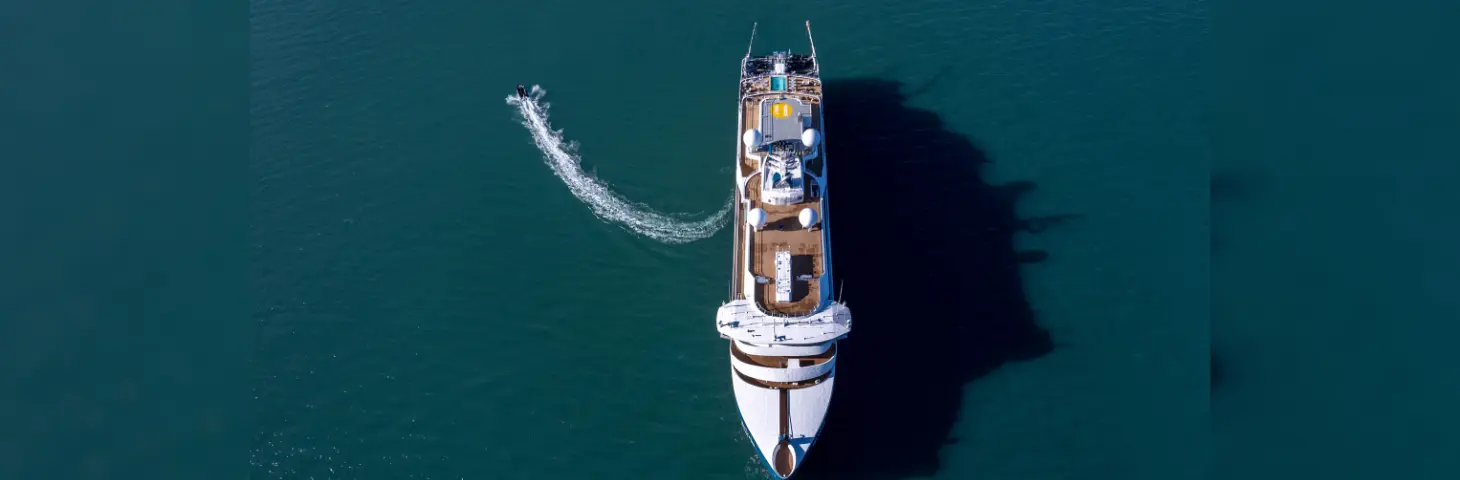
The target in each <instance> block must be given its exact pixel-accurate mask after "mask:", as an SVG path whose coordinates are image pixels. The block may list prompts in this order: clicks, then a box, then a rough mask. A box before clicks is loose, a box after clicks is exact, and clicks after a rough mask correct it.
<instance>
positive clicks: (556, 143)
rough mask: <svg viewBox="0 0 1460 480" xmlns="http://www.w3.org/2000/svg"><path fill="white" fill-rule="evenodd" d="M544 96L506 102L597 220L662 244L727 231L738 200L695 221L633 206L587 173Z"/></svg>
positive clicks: (533, 94)
mask: <svg viewBox="0 0 1460 480" xmlns="http://www.w3.org/2000/svg"><path fill="white" fill-rule="evenodd" d="M546 93H547V91H546V90H543V89H542V88H540V87H538V86H537V85H533V86H532V91H531V93H530V94H529V96H528V98H519V97H517V96H516V95H512V96H509V97H507V104H509V105H514V106H516V107H517V113H519V114H521V115H522V125H523V126H525V127H527V129H528V130H529V131H531V132H532V141H533V142H535V143H537V148H538V149H539V150H542V156H543V157H542V158H543V161H544V162H546V163H547V165H548V167H550V168H552V170H553V174H555V175H557V176H558V178H560V179H562V180H563V183H564V184H567V185H568V190H569V191H571V192H573V196H575V197H578V199H579V200H582V201H583V203H586V204H588V207H589V208H591V209H592V210H593V214H594V215H597V216H598V218H600V219H602V220H603V221H605V222H609V223H616V224H619V225H622V226H623V227H625V228H627V229H629V230H630V231H633V232H634V233H637V234H640V235H643V236H646V237H649V238H652V239H655V240H658V241H661V242H664V243H689V242H693V241H695V240H700V239H703V238H709V237H710V236H711V235H714V234H715V232H717V231H719V230H720V229H721V228H723V227H724V226H725V224H726V223H727V221H728V219H729V217H730V209H731V208H732V207H733V205H734V197H731V198H730V199H729V200H727V201H726V202H725V206H724V207H722V208H720V211H718V212H715V213H713V214H711V215H710V216H709V217H706V218H701V219H694V218H691V215H687V214H665V213H660V212H658V211H655V210H654V209H652V208H649V207H648V206H647V205H644V204H642V203H637V202H630V201H628V200H627V199H625V198H623V197H622V196H620V195H619V194H617V193H615V192H614V191H613V190H612V189H610V188H609V187H608V185H607V184H605V183H603V182H602V181H600V180H598V179H596V178H593V177H591V176H589V175H588V174H587V173H585V172H583V166H582V159H581V158H579V157H578V154H577V145H576V144H574V143H570V142H566V141H564V140H563V131H562V130H553V129H552V126H551V125H549V124H548V113H547V111H548V104H547V103H543V102H541V101H540V100H541V99H542V96H543V95H544V94H546Z"/></svg>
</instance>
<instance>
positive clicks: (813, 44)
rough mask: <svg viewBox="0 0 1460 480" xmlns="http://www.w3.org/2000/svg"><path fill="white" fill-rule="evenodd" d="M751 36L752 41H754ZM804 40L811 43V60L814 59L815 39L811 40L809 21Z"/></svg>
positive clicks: (808, 21)
mask: <svg viewBox="0 0 1460 480" xmlns="http://www.w3.org/2000/svg"><path fill="white" fill-rule="evenodd" d="M753 35H754V34H752V40H753V39H754V36H753ZM806 39H807V40H809V41H811V58H813V59H814V58H816V39H814V38H811V21H810V20H807V21H806Z"/></svg>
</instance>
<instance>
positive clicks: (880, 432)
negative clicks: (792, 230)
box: [798, 79, 1066, 479]
mask: <svg viewBox="0 0 1460 480" xmlns="http://www.w3.org/2000/svg"><path fill="white" fill-rule="evenodd" d="M825 89H826V96H827V99H828V100H829V103H828V108H827V110H826V124H827V127H828V128H827V136H826V138H827V155H828V159H829V162H828V170H829V172H828V179H830V188H831V189H833V190H834V191H833V192H832V193H830V194H829V196H830V198H831V199H832V201H831V205H830V207H829V209H830V221H831V229H832V244H833V248H832V254H833V258H834V261H833V265H834V269H835V271H834V274H835V276H836V278H837V282H839V283H841V290H842V292H838V293H839V294H843V293H844V300H845V301H846V303H847V305H848V306H849V307H851V309H852V314H853V319H854V320H853V321H854V322H855V323H854V326H853V329H852V333H851V335H850V336H849V337H848V338H847V339H846V340H845V341H844V342H843V343H841V345H840V346H839V347H838V348H839V353H838V360H837V361H838V362H839V365H838V368H837V374H836V375H837V379H836V387H835V393H834V394H833V399H832V405H831V411H830V412H829V413H828V416H827V423H826V425H825V429H824V431H823V432H822V433H823V434H822V435H821V437H820V439H818V441H817V443H816V446H815V447H814V448H812V450H811V454H810V457H809V458H807V461H806V465H805V467H804V470H803V471H802V472H800V473H799V474H798V478H804V479H848V478H900V477H907V476H925V475H931V474H933V473H935V472H936V471H937V470H938V469H939V466H940V464H939V457H938V454H939V451H940V450H941V449H942V448H943V447H945V446H947V445H949V444H951V443H954V442H956V441H957V440H956V439H954V438H951V437H950V433H951V432H952V428H953V425H954V423H955V421H956V420H957V418H958V413H959V408H960V406H961V405H962V401H963V388H964V386H965V385H966V384H968V383H969V382H971V381H973V380H976V379H978V378H979V377H982V376H983V375H986V374H988V373H989V372H991V371H993V370H994V369H995V368H998V367H999V366H1000V365H1002V364H1004V363H1005V362H1009V361H1018V360H1028V359H1033V358H1037V357H1040V356H1043V355H1045V354H1047V353H1049V352H1050V351H1052V349H1053V346H1054V344H1053V342H1052V340H1051V338H1050V335H1049V334H1048V333H1047V332H1046V331H1045V330H1043V329H1042V328H1040V327H1039V326H1038V325H1036V323H1035V318H1034V313H1033V311H1032V310H1031V309H1030V306H1029V303H1028V301H1027V300H1026V299H1025V295H1024V287H1023V284H1022V282H1021V280H1020V274H1019V269H1020V266H1021V265H1026V264H1030V263H1038V262H1040V261H1043V260H1044V259H1045V258H1046V257H1047V254H1046V253H1044V252H1041V251H1024V252H1020V251H1016V250H1015V247H1014V235H1015V234H1016V233H1018V232H1035V233H1037V232H1038V231H1040V230H1042V229H1043V228H1045V227H1047V226H1049V225H1051V224H1053V223H1058V222H1059V221H1062V220H1064V219H1065V218H1066V216H1051V217H1038V218H1033V219H1020V218H1018V217H1017V216H1016V215H1015V208H1014V205H1015V202H1016V201H1017V199H1018V197H1019V196H1020V195H1022V194H1024V193H1026V192H1028V191H1029V190H1031V189H1032V188H1033V187H1034V185H1033V184H1032V183H1030V182H1015V183H1011V184H1005V185H991V184H989V183H987V182H985V181H984V179H983V178H982V175H981V168H982V166H983V165H984V164H986V163H988V161H989V160H988V158H987V156H986V155H985V154H984V152H983V151H981V150H980V149H979V148H978V147H976V146H975V145H974V144H973V142H971V141H970V140H969V139H968V138H966V137H964V136H962V135H960V134H958V133H955V132H952V131H950V130H948V129H947V128H946V127H945V125H944V124H943V121H942V119H940V118H939V117H938V116H937V115H936V114H934V113H933V112H931V111H927V110H921V109H917V108H913V107H910V106H907V105H906V104H905V102H906V100H907V97H906V95H904V94H903V93H902V85H901V84H900V83H898V82H894V81H890V80H883V79H844V80H828V81H827V82H826V87H825Z"/></svg>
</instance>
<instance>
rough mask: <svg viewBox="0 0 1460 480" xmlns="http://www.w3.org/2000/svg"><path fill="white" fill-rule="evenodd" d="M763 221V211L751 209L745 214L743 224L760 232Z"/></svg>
mask: <svg viewBox="0 0 1460 480" xmlns="http://www.w3.org/2000/svg"><path fill="white" fill-rule="evenodd" d="M765 219H766V215H765V210H762V209H759V208H752V209H750V211H749V212H746V214H745V223H747V224H749V225H750V227H751V228H754V229H756V230H760V228H761V227H764V226H765Z"/></svg>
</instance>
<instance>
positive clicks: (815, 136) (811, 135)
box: [801, 128, 821, 147]
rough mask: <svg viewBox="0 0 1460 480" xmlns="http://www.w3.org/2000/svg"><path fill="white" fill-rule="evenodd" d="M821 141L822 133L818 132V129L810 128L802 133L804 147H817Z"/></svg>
mask: <svg viewBox="0 0 1460 480" xmlns="http://www.w3.org/2000/svg"><path fill="white" fill-rule="evenodd" d="M819 141H821V132H818V131H816V129H814V128H808V129H806V130H802V131H801V144H802V145H805V146H807V147H814V146H816V142H819Z"/></svg>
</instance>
